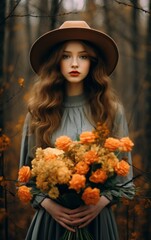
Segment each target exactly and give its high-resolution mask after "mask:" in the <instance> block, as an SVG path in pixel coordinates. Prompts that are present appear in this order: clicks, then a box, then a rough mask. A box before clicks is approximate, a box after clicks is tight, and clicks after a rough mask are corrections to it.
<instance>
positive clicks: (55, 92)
mask: <svg viewBox="0 0 151 240" xmlns="http://www.w3.org/2000/svg"><path fill="white" fill-rule="evenodd" d="M80 42H81V43H82V44H83V46H84V47H85V49H86V51H87V53H88V55H89V58H90V61H91V65H90V71H89V74H88V76H87V77H86V78H85V79H84V94H85V95H86V97H87V103H88V104H87V105H88V106H89V108H90V116H88V117H89V118H90V119H91V121H93V122H94V123H97V122H102V123H106V124H107V126H108V127H109V129H111V128H112V124H113V121H114V117H115V111H116V107H117V103H118V98H117V95H116V94H115V91H114V90H113V88H112V86H111V80H110V78H109V77H108V76H107V73H106V68H105V59H104V57H103V54H102V53H99V51H98V49H96V48H95V47H94V46H93V45H92V44H91V43H88V42H85V41H80ZM65 44H66V43H64V44H59V45H58V46H56V47H55V48H53V51H51V56H49V57H47V60H46V61H45V63H44V64H43V65H42V67H41V69H40V71H39V74H38V75H39V76H38V77H37V79H36V82H35V84H34V86H33V89H32V91H31V93H32V95H31V98H30V99H29V104H28V109H29V112H30V114H31V128H30V130H31V132H36V136H37V137H38V143H39V144H40V145H41V146H48V145H49V146H50V145H51V140H50V139H51V135H52V134H53V132H54V131H55V130H56V129H57V128H58V127H59V125H60V122H61V118H62V115H63V107H62V104H63V100H64V97H65V94H66V87H65V83H66V80H65V79H64V77H63V75H62V74H61V72H60V61H61V58H62V55H63V51H64V47H65Z"/></svg>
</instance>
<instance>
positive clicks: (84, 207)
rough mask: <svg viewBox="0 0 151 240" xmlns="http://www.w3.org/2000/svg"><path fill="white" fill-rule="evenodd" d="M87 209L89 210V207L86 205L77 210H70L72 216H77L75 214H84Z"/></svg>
mask: <svg viewBox="0 0 151 240" xmlns="http://www.w3.org/2000/svg"><path fill="white" fill-rule="evenodd" d="M87 209H88V206H86V205H84V206H80V207H78V208H76V209H73V210H70V214H71V215H72V214H75V213H79V212H83V211H85V210H87Z"/></svg>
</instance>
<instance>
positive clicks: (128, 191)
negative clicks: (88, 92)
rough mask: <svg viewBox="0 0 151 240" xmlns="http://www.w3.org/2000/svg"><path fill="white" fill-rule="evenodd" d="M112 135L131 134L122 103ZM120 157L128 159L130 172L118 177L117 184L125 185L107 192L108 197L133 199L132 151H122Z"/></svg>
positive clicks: (123, 135) (118, 109)
mask: <svg viewBox="0 0 151 240" xmlns="http://www.w3.org/2000/svg"><path fill="white" fill-rule="evenodd" d="M112 136H113V137H116V138H122V137H126V136H129V132H128V125H127V121H126V117H125V113H124V109H123V107H122V106H121V105H119V106H118V108H117V112H116V115H115V120H114V124H113V131H112ZM119 158H120V159H122V158H123V159H124V158H126V159H127V162H128V163H129V164H130V172H129V174H128V175H127V176H126V177H119V176H118V177H117V186H118V187H120V186H122V185H124V186H123V187H121V188H119V189H120V190H119V189H118V190H111V191H110V192H107V193H106V194H107V196H108V198H110V199H112V198H113V196H115V197H120V196H121V197H126V198H129V199H132V198H133V197H134V195H135V187H134V184H133V182H132V179H133V168H132V157H131V153H130V152H129V153H122V154H120V156H119ZM128 182H129V183H128Z"/></svg>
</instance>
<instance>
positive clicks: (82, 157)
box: [18, 123, 134, 240]
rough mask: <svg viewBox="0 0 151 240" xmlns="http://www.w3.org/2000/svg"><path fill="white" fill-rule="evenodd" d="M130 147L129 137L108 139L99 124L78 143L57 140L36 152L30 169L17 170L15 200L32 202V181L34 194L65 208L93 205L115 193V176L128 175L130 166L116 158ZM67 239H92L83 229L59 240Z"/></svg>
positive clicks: (106, 131)
mask: <svg viewBox="0 0 151 240" xmlns="http://www.w3.org/2000/svg"><path fill="white" fill-rule="evenodd" d="M133 145H134V144H133V142H132V141H131V140H130V139H129V137H123V138H121V139H117V138H112V137H109V131H108V129H107V127H106V125H105V124H103V125H101V124H99V123H98V125H97V127H96V129H95V130H93V131H91V132H82V133H81V135H80V136H79V139H78V140H77V141H72V140H71V138H69V137H68V136H60V137H58V138H57V139H56V142H55V147H54V148H50V147H48V148H45V149H42V148H37V150H36V155H35V158H34V159H33V160H32V162H31V164H32V165H31V168H30V167H28V166H23V167H22V168H20V170H19V174H18V180H19V182H20V185H19V187H18V196H19V198H20V200H21V201H24V202H28V201H30V200H31V199H32V197H33V195H34V194H35V191H33V190H32V188H31V187H30V185H29V186H28V184H27V183H28V182H29V181H30V180H31V179H34V180H35V182H36V188H37V191H39V192H43V193H45V194H47V195H48V196H49V197H50V198H51V199H54V200H55V201H57V202H59V203H60V204H62V205H63V206H65V207H68V208H71V209H74V208H77V207H79V206H80V205H81V204H86V205H92V204H96V203H97V202H98V201H99V199H100V196H101V195H103V194H104V193H105V192H106V191H110V190H114V189H117V185H116V177H117V176H118V175H119V176H123V177H124V176H126V175H127V174H128V173H129V170H130V165H129V163H128V162H127V161H126V159H118V156H119V153H121V152H129V151H131V150H132V147H133ZM37 191H36V194H37ZM74 235H75V236H74ZM76 236H77V237H76ZM66 239H69V240H70V239H78V240H82V239H87V240H91V239H93V238H92V237H91V236H90V234H89V233H88V231H87V230H86V229H85V228H84V229H78V230H77V231H76V233H71V232H69V231H66V232H65V234H64V236H63V238H62V240H66Z"/></svg>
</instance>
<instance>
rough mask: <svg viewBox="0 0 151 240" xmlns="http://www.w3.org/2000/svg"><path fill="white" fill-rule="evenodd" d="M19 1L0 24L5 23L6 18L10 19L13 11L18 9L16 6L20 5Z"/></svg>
mask: <svg viewBox="0 0 151 240" xmlns="http://www.w3.org/2000/svg"><path fill="white" fill-rule="evenodd" d="M20 2H21V0H19V1H18V2H17V3H16V4H15V6H14V7H13V9H12V10H11V11H10V13H9V14H8V16H7V17H5V18H4V19H2V21H0V24H2V23H3V22H4V21H6V20H7V19H8V18H10V17H11V16H12V14H13V12H14V11H15V9H16V8H17V7H18V5H19V4H20Z"/></svg>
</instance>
